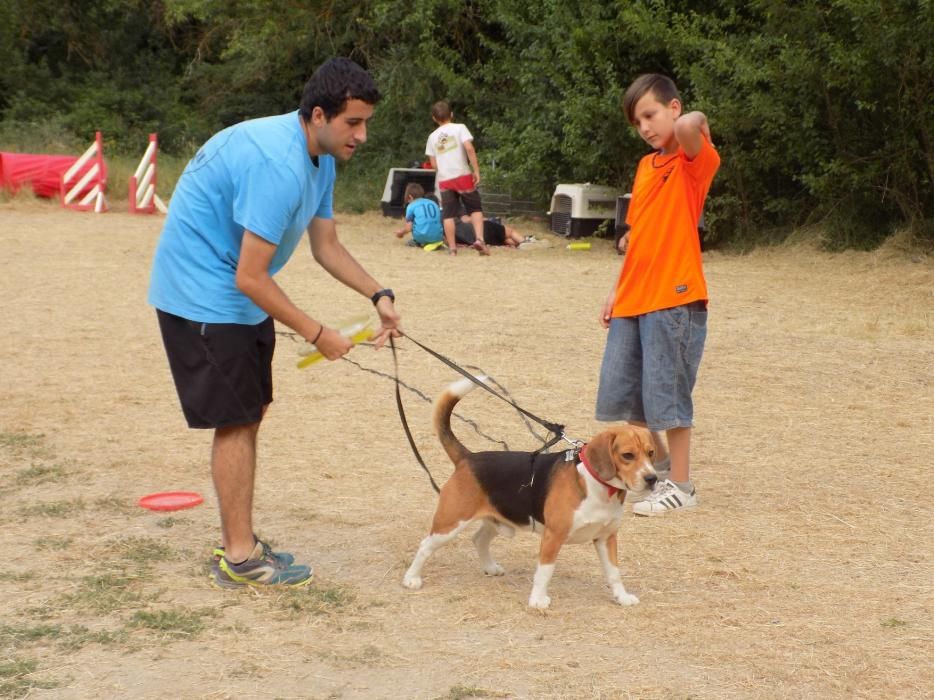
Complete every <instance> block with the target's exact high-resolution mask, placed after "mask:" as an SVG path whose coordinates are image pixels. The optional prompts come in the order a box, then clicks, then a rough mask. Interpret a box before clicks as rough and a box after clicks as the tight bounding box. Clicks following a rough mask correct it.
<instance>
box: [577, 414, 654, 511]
mask: <svg viewBox="0 0 934 700" xmlns="http://www.w3.org/2000/svg"><path fill="white" fill-rule="evenodd" d="M654 456H655V441H654V440H653V439H652V433H650V432H649V431H648V430H646V429H645V428H640V427H638V426H635V425H621V426H618V427H615V428H610V429H609V430H604V431H603V432H602V433H598V434H597V435H596V436H594V438H593V439H592V440H591V441H590V442H589V443H588V444H587V461H588V462H590V465H591V466H592V467H593V469H594V471H596V472H597V474H598V475H599V476H600V478H601V479H603V480H604V481H607V482H611V481H613V479H618V480H619V481H621V482H622V483H623V484H625V486H626V490H627V491H630V492H633V493H635V494H638V493H639V492H641V491H651V489H652V487H653V486H654V485H655V482H656V475H655V469H654V468H653V467H652V458H653V457H654Z"/></svg>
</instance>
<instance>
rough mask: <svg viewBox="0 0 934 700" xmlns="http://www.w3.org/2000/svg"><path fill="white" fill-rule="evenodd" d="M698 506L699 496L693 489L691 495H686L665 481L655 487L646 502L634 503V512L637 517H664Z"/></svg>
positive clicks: (667, 480) (669, 481)
mask: <svg viewBox="0 0 934 700" xmlns="http://www.w3.org/2000/svg"><path fill="white" fill-rule="evenodd" d="M696 505H697V495H696V494H695V492H694V489H693V488H692V489H691V493H685V492H684V491H682V490H681V489H679V488H678V487H677V486H676V485H675V483H674V482H673V481H671V480H670V479H665V480H664V481H663V482H662V483H660V484H659V485H658V486H656V487H655V490H654V491H652V495H651V496H649V497H648V498H646V499H645V500H644V501H639V502H638V503H634V504H633V506H632V512H633V513H635V514H636V515H664V514H665V513H667V512H669V511H672V510H681V509H682V508H693V507H694V506H696Z"/></svg>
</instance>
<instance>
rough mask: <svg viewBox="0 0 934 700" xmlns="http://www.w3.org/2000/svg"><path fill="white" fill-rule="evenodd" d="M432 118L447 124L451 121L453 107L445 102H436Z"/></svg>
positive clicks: (432, 110) (433, 106)
mask: <svg viewBox="0 0 934 700" xmlns="http://www.w3.org/2000/svg"><path fill="white" fill-rule="evenodd" d="M431 116H432V117H434V119H435V121H439V122H447V121H450V120H451V105H449V104H448V103H447V102H445V101H444V100H441V101H440V102H435V103H434V104H433V105H432V106H431Z"/></svg>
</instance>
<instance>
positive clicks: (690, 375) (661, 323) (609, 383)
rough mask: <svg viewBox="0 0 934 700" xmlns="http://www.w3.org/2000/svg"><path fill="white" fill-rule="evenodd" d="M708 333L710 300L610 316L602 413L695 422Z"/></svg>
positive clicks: (661, 422) (662, 423) (652, 424)
mask: <svg viewBox="0 0 934 700" xmlns="http://www.w3.org/2000/svg"><path fill="white" fill-rule="evenodd" d="M706 339H707V305H706V303H705V302H703V301H695V302H691V303H690V304H685V305H683V306H676V307H674V308H671V309H663V310H661V311H653V312H651V313H647V314H643V315H641V316H629V317H625V318H614V319H611V320H610V329H609V332H608V334H607V339H606V349H605V350H604V353H603V364H602V366H601V367H600V385H599V387H598V388H597V411H596V418H597V420H601V421H630V422H632V421H635V422H639V423H645V424H646V425H647V426H648V427H649V429H651V430H668V429H670V428H690V427H692V426H693V422H694V403H693V401H692V400H691V392H692V391H693V390H694V382H695V381H696V380H697V368H698V367H699V366H700V361H701V357H702V356H703V354H704V341H705V340H706Z"/></svg>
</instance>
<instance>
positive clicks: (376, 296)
mask: <svg viewBox="0 0 934 700" xmlns="http://www.w3.org/2000/svg"><path fill="white" fill-rule="evenodd" d="M382 297H389V298H390V299H391V300H392V301H395V300H396V295H395V294H393V293H392V290H391V289H380V290H379V291H378V292H376V294H374V295H373V296H371V297H370V301H372V302H373V306H376V303H377V302H378V301H379V300H380V299H381V298H382Z"/></svg>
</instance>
